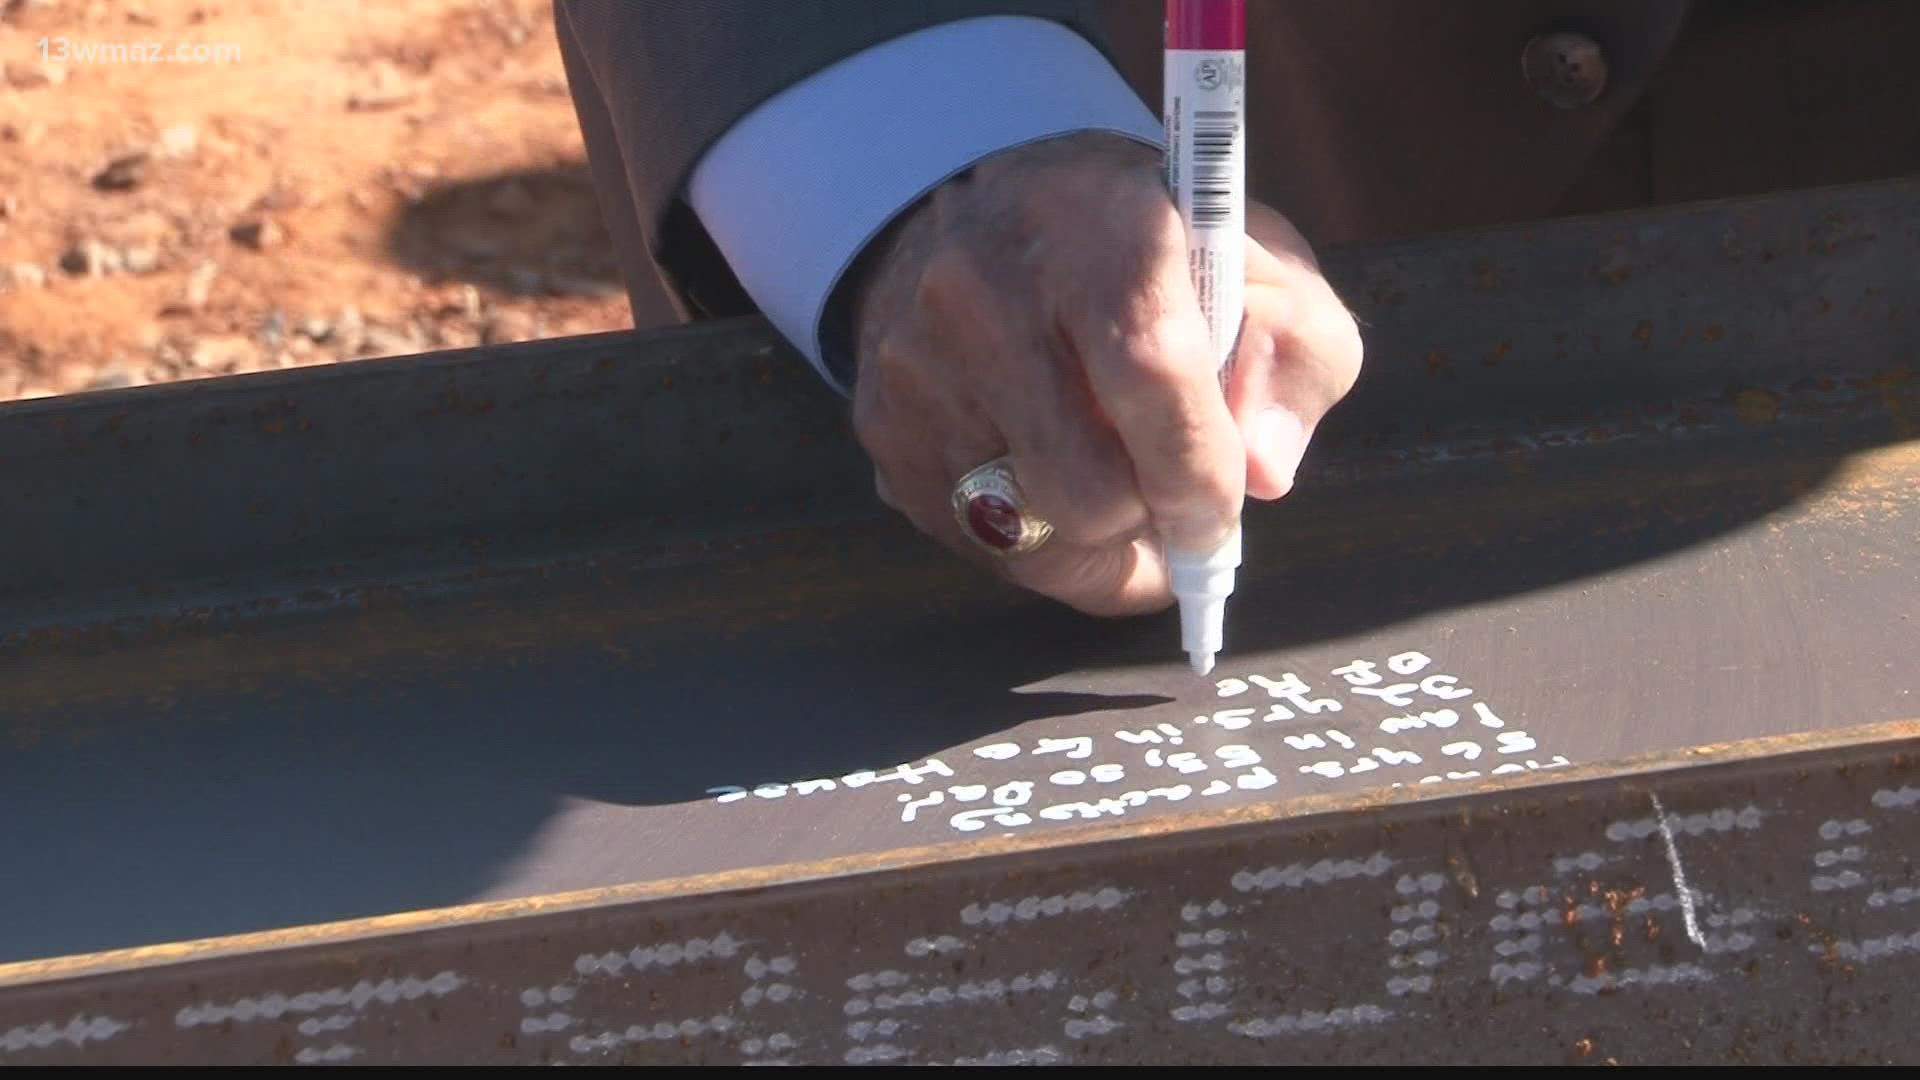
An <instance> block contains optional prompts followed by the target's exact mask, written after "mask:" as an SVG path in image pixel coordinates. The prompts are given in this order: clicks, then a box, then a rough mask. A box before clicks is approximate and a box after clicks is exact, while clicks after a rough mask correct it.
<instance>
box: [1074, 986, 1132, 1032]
mask: <svg viewBox="0 0 1920 1080" xmlns="http://www.w3.org/2000/svg"><path fill="white" fill-rule="evenodd" d="M1118 1000H1120V995H1119V994H1117V993H1115V992H1114V991H1112V990H1102V991H1099V992H1098V993H1096V994H1094V995H1093V996H1092V997H1088V996H1087V995H1085V994H1075V995H1073V998H1072V999H1071V1000H1069V1001H1068V1002H1067V1011H1068V1012H1071V1013H1075V1014H1077V1015H1074V1016H1069V1017H1067V1020H1066V1022H1065V1023H1064V1024H1062V1025H1061V1030H1062V1031H1063V1032H1065V1033H1066V1036H1067V1038H1069V1039H1087V1038H1093V1037H1096V1036H1100V1035H1111V1034H1113V1033H1114V1032H1116V1031H1119V1030H1120V1029H1121V1028H1123V1027H1125V1026H1126V1025H1125V1024H1122V1023H1121V1022H1120V1021H1118V1020H1115V1019H1114V1018H1113V1017H1111V1016H1108V1015H1107V1014H1106V1011H1105V1010H1107V1009H1111V1008H1113V1003H1114V1002H1116V1001H1118ZM1087 1013H1092V1014H1093V1015H1092V1016H1088V1017H1087V1018H1086V1019H1081V1017H1082V1016H1085V1015H1086V1014H1087Z"/></svg>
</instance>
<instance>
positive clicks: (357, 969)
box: [0, 724, 1920, 1064]
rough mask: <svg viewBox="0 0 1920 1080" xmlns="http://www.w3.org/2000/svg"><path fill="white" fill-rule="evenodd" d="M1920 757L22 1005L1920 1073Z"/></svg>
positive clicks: (314, 1056)
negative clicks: (1913, 851) (1915, 867)
mask: <svg viewBox="0 0 1920 1080" xmlns="http://www.w3.org/2000/svg"><path fill="white" fill-rule="evenodd" d="M1809 742H1812V743H1816V744H1817V743H1825V744H1827V745H1824V746H1818V748H1815V749H1807V748H1806V744H1807V743H1809ZM1916 750H1920V724H1905V725H1895V726H1889V727H1885V728H1881V729H1875V730H1868V731H1862V732H1856V733H1852V734H1850V735H1848V736H1843V737H1837V738H1830V739H1825V740H1820V739H1814V740H1808V739H1793V738H1787V739H1779V740H1774V741H1773V742H1771V743H1768V742H1761V743H1755V744H1750V745H1742V746H1737V747H1728V748H1721V751H1720V753H1719V754H1718V755H1713V754H1703V755H1698V756H1699V757H1703V758H1712V757H1715V756H1719V757H1722V758H1724V759H1726V763H1724V764H1705V765H1703V764H1698V763H1695V764H1691V765H1690V766H1688V767H1684V768H1678V769H1677V770H1676V769H1675V767H1676V766H1679V765H1682V764H1683V762H1684V759H1685V758H1686V757H1687V755H1670V756H1667V757H1664V758H1658V759H1654V760H1649V761H1642V762H1635V763H1632V765H1633V766H1635V767H1633V768H1630V769H1611V770H1601V769H1589V770H1584V772H1585V774H1586V775H1585V776H1583V777H1581V778H1579V779H1575V780H1573V781H1572V782H1565V783H1555V784H1551V785H1545V784H1537V783H1536V784H1529V783H1528V782H1527V781H1518V782H1511V783H1508V784H1503V785H1483V787H1486V788H1488V790H1483V791H1481V792H1479V793H1476V794H1472V795H1468V796H1464V797H1453V798H1445V799H1427V800H1421V801H1417V802H1411V803H1405V804H1401V805H1392V806H1385V807H1380V806H1369V805H1367V804H1366V802H1365V801H1364V800H1349V801H1348V802H1347V803H1346V805H1344V806H1341V805H1338V804H1334V805H1314V804H1305V805H1297V806H1287V805H1284V804H1282V805H1279V806H1273V807H1268V808H1262V809H1256V810H1253V811H1250V812H1241V813H1237V814H1236V813H1233V812H1224V813H1222V812H1214V813H1210V814H1199V815H1192V816H1189V817H1186V818H1182V819H1180V820H1177V821H1169V822H1166V823H1164V827H1162V828H1153V827H1149V826H1142V825H1132V826H1124V827H1113V828H1108V829H1105V830H1098V831H1090V833H1089V834H1088V835H1086V836H1083V837H1080V838H1077V839H1075V840H1072V841H1065V840H1063V839H1061V838H1059V837H1055V838H1051V839H1048V840H1045V841H1042V842H1037V843H1023V842H1021V841H1011V842H1008V841H991V840H989V841H981V842H975V843H972V844H963V843H955V844H950V845H947V846H945V847H935V848H929V849H924V850H921V851H917V852H907V853H898V854H895V855H893V856H891V857H886V858H872V857H867V858H858V857H857V858H853V859H848V860H841V861H838V862H828V863H823V864H819V865H814V866H800V867H791V868H785V869H780V870H774V871H772V872H769V873H765V874H759V873H755V874H741V875H733V876H720V877H717V878H714V879H710V880H706V881H699V882H691V883H682V884H669V885H666V886H663V887H661V888H659V889H658V890H656V893H657V895H654V896H652V897H649V898H645V899H633V898H623V897H621V896H619V895H618V893H617V892H616V893H613V894H611V895H607V896H602V897H586V898H581V899H580V900H579V902H578V904H577V906H575V908H574V910H563V911H556V912H546V913H541V912H539V911H538V910H537V909H534V910H516V908H515V907H514V906H513V905H501V906H500V909H499V910H495V911H474V912H464V913H448V914H447V915H444V916H441V917H438V918H434V917H428V918H424V919H420V920H417V921H415V922H414V923H413V924H412V925H405V924H403V925H401V926H399V927H390V928H386V932H384V933H383V932H381V928H377V927H355V926H345V927H337V928H320V929H317V930H315V931H313V932H310V933H308V934H306V935H303V936H294V937H291V938H289V939H287V940H283V941H280V942H275V943H273V944H278V945H281V946H283V947H287V946H291V947H288V948H286V951H285V952H284V953H283V954H282V955H280V956H279V957H277V958H276V961H275V962H274V963H272V964H262V963H259V962H258V960H257V959H255V958H254V957H257V951H256V952H254V953H253V954H252V955H251V956H250V954H249V951H248V946H249V945H251V946H253V948H254V949H255V950H257V949H259V948H261V947H262V946H263V945H265V944H266V943H260V942H255V943H248V942H235V943H231V945H229V946H228V950H227V951H228V952H229V955H227V956H225V957H212V958H204V959H195V958H190V959H184V960H182V959H176V960H175V962H172V963H166V964H161V965H158V966H152V965H142V964H141V961H142V960H143V959H147V958H143V957H140V956H129V957H118V958H103V959H102V960H99V961H94V962H92V963H90V964H69V965H50V966H49V969H50V970H43V971H39V972H36V971H35V970H33V969H32V968H27V969H5V968H0V985H6V984H9V983H11V984H14V988H13V989H9V990H8V991H7V992H6V993H4V995H0V1052H4V1053H6V1055H7V1060H8V1062H9V1063H19V1064H30V1063H38V1062H61V1061H92V1062H97V1063H180V1062H233V1063H250V1062H260V1063H275V1062H279V1063H296V1062H297V1063H312V1062H331V1061H352V1062H358V1063H384V1062H395V1063H420V1062H447V1061H469V1062H543V1063H591V1062H622V1063H639V1064H661V1063H675V1062H694V1063H728V1062H734V1063H747V1062H759V1063H774V1062H784V1063H820V1064H837V1063H843V1062H845V1063H854V1064H860V1063H932V1062H954V1063H969V1062H972V1063H979V1062H1004V1063H1067V1062H1137V1063H1148V1064H1151V1063H1190V1062H1206V1063H1229V1064H1267V1063H1276V1062H1286V1063H1300V1064H1312V1063H1324V1064H1357V1063H1395V1064H1431V1063H1436V1062H1454V1063H1461V1062H1471V1063H1483V1064H1540V1063H1556V1062H1565V1063H1590V1064H1601V1063H1623V1064H1649V1063H1715V1064H1719V1063H1727V1062H1776V1061H1794V1062H1802V1063H1816V1062H1819V1063H1858V1064H1867V1063H1898V1062H1913V1061H1915V1060H1920V1048H1916V1047H1915V1046H1914V1044H1913V1042H1912V1040H1911V1037H1910V1033H1909V1028H1910V1018H1909V1015H1908V1014H1909V1008H1908V994H1907V992H1906V990H1907V987H1908V986H1909V985H1910V984H1911V982H1912V979H1913V971H1914V967H1915V965H1917V964H1920V931H1916V930H1915V922H1914V907H1913V902H1914V900H1915V897H1916V896H1920V882H1916V880H1915V878H1914V876H1913V871H1912V864H1911V857H1910V845H1909V844H1908V843H1906V839H1907V838H1909V837H1911V836H1912V834H1913V827H1914V823H1913V818H1914V815H1915V814H1916V813H1920V787H1917V786H1915V781H1916V780H1920V766H1917V762H1920V759H1916V758H1915V757H1913V754H1914V752H1915V751H1916ZM1329 802H1330V801H1329ZM1236 819H1237V820H1236ZM396 930H399V931H404V932H395V931H396ZM369 935H371V937H370V939H369V937H368V936H369ZM355 937H360V938H362V940H353V939H354V938H355ZM207 951H209V952H214V951H217V950H216V949H209V950H207ZM88 967H92V968H94V969H95V970H93V971H88V970H87V968H88ZM115 969H120V970H121V972H122V973H121V974H119V975H118V976H117V977H116V974H115ZM35 975H42V976H48V975H51V976H61V975H64V976H66V977H65V978H54V979H52V980H45V979H43V980H41V981H38V982H36V981H35V980H34V978H33V977H34V976H35Z"/></svg>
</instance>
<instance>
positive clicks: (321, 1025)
mask: <svg viewBox="0 0 1920 1080" xmlns="http://www.w3.org/2000/svg"><path fill="white" fill-rule="evenodd" d="M359 1020H360V1018H359V1017H357V1016H355V1015H353V1014H352V1013H334V1014H333V1015H332V1016H309V1017H307V1018H306V1019H305V1020H302V1021H300V1034H302V1035H305V1036H306V1037H308V1038H313V1037H314V1036H315V1035H319V1034H321V1033H322V1032H327V1031H345V1030H347V1029H348V1028H350V1027H352V1026H353V1025H354V1024H356V1023H358V1022H359Z"/></svg>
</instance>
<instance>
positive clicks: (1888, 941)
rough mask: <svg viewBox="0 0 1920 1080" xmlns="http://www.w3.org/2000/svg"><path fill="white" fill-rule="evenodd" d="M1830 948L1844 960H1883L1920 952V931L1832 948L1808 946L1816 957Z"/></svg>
mask: <svg viewBox="0 0 1920 1080" xmlns="http://www.w3.org/2000/svg"><path fill="white" fill-rule="evenodd" d="M1829 948H1831V949H1832V950H1833V955H1834V956H1836V957H1838V958H1839V959H1842V960H1882V959H1885V958H1886V957H1889V956H1893V955H1896V954H1898V953H1906V952H1920V930H1916V931H1914V932H1913V933H1911V934H1906V933H1892V934H1887V935H1885V936H1884V937H1876V938H1867V939H1866V940H1864V941H1836V942H1834V943H1833V945H1832V946H1826V945H1809V946H1807V949H1808V951H1809V952H1812V953H1814V954H1816V955H1824V954H1825V953H1826V952H1827V950H1828V949H1829Z"/></svg>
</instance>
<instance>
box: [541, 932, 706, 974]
mask: <svg viewBox="0 0 1920 1080" xmlns="http://www.w3.org/2000/svg"><path fill="white" fill-rule="evenodd" d="M741 944H742V942H741V941H740V940H739V939H738V938H736V937H734V936H733V935H731V934H729V933H727V932H726V931H724V930H723V931H721V932H720V933H718V934H715V935H714V936H713V937H711V938H698V937H696V938H689V939H688V940H686V941H669V942H666V943H665V944H661V945H640V946H635V947H634V948H632V949H630V950H628V951H627V952H624V953H619V952H605V953H582V954H581V955H580V956H579V957H578V958H576V959H575V960H574V962H573V970H575V971H577V972H579V973H580V974H582V975H593V974H596V973H598V974H606V975H618V974H620V973H621V972H623V971H625V970H626V969H627V968H629V967H631V968H633V970H635V971H642V970H645V969H646V968H649V967H672V966H673V965H675V964H679V963H684V962H688V961H695V960H704V959H706V958H707V957H708V956H715V957H718V958H720V959H722V960H725V959H727V958H729V957H731V956H733V954H734V953H736V952H738V951H739V949H740V946H741Z"/></svg>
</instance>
